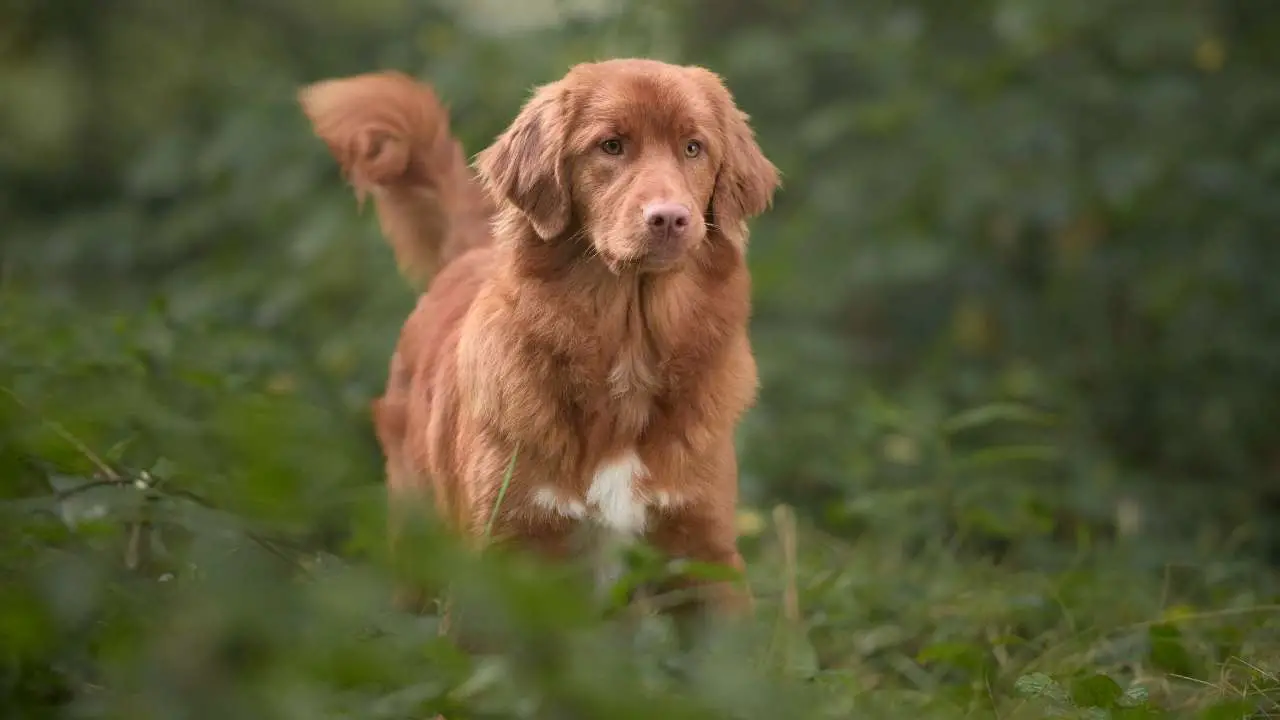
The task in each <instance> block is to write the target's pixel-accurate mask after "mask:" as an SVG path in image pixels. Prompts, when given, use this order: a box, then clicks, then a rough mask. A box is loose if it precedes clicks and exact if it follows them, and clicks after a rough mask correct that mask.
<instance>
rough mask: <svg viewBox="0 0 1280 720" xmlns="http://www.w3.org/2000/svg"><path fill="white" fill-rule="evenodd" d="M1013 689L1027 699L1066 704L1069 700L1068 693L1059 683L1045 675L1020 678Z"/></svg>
mask: <svg viewBox="0 0 1280 720" xmlns="http://www.w3.org/2000/svg"><path fill="white" fill-rule="evenodd" d="M1013 689H1014V691H1015V692H1017V693H1018V694H1019V695H1021V696H1023V697H1026V698H1036V699H1042V700H1050V701H1053V702H1055V703H1066V702H1067V701H1068V700H1069V696H1068V694H1067V691H1066V690H1065V689H1063V687H1062V686H1061V685H1059V684H1058V681H1056V680H1054V679H1053V678H1051V677H1049V676H1048V675H1045V674H1044V673H1031V674H1030V675H1023V676H1022V677H1020V678H1018V679H1017V681H1016V682H1014V684H1013Z"/></svg>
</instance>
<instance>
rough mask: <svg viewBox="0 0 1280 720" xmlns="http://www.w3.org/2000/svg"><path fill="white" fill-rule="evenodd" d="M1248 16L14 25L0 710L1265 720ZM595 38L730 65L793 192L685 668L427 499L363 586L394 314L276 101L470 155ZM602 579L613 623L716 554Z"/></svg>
mask: <svg viewBox="0 0 1280 720" xmlns="http://www.w3.org/2000/svg"><path fill="white" fill-rule="evenodd" d="M1278 23H1280V6H1274V7H1273V6H1272V5H1271V4H1267V3H1260V2H1249V1H1248V0H1205V1H1203V2H1197V3H1181V4H1179V3H1173V4H1170V3H1167V2H1162V3H1152V2H1147V3H1143V2H1126V1H1124V0H1097V1H1095V2H1088V3H1063V2H1054V1H1052V0H974V1H973V2H964V3H956V2H944V1H943V0H910V1H907V2H903V1H901V0H895V1H892V2H891V1H890V0H860V2H857V3H852V2H837V1H836V0H803V1H800V2H781V1H773V0H700V2H696V3H694V2H686V1H685V0H663V1H662V2H659V3H631V2H603V1H596V0H563V1H560V0H558V1H556V2H552V1H550V0H547V1H545V2H543V1H539V2H527V3H509V4H508V3H500V2H497V0H486V1H485V2H479V1H477V2H472V3H445V2H405V1H404V0H378V1H377V2H367V1H365V2H355V1H354V0H322V1H320V2H305V3H304V2H301V1H300V0H272V1H271V2H264V3H259V4H251V3H238V2H232V3H215V2H211V1H207V0H199V1H196V0H193V1H192V2H188V3H184V4H181V5H178V4H174V5H163V4H156V3H148V2H142V1H141V0H117V2H112V3H96V4H94V3H90V4H84V3H81V4H75V7H72V5H71V4H66V3H53V2H44V3H41V2H34V1H26V2H18V3H10V4H9V7H6V8H5V9H4V10H3V11H0V95H3V97H5V99H6V100H5V102H3V103H0V186H2V187H3V190H4V192H2V193H0V228H2V230H0V232H3V235H2V236H0V238H2V241H3V242H2V244H0V473H2V475H0V477H3V480H2V481H0V693H3V695H4V698H5V700H4V701H3V702H0V717H14V718H24V719H25V718H45V717H48V718H54V717H78V718H111V717H121V718H126V717H127V718H166V719H169V718H193V719H194V718H205V717H208V718H211V719H212V718H219V719H221V718H226V717H244V718H257V717H262V718H293V717H298V718H302V717H305V718H308V719H309V720H310V719H313V718H348V717H350V718H355V717H359V718H408V717H430V716H431V714H432V713H435V712H444V713H445V715H446V716H447V717H449V718H468V717H470V718H514V717H556V718H566V717H573V718H596V717H605V718H612V717H618V718H628V717H635V718H642V717H643V718H649V717H671V718H703V717H736V718H737V717H740V718H754V717H761V718H765V717H768V718H777V717H797V718H848V717H868V718H886V719H890V720H891V719H893V718H904V717H929V718H933V717H938V718H962V717H963V718H986V717H999V718H1053V717H1063V718H1069V717H1079V718H1137V717H1177V718H1182V717H1187V718H1205V719H1212V720H1228V719H1231V720H1238V719H1242V718H1253V717H1267V716H1269V715H1268V714H1270V715H1274V714H1275V713H1276V712H1277V707H1278V706H1280V606H1278V605H1277V603H1280V600H1278V599H1277V583H1276V580H1277V577H1276V574H1275V572H1274V569H1273V568H1272V567H1271V566H1270V565H1268V564H1267V563H1266V562H1264V560H1265V558H1263V557H1261V556H1262V555H1264V554H1265V553H1266V552H1273V553H1274V552H1276V551H1277V548H1280V537H1273V536H1272V535H1271V533H1274V530H1273V529H1272V528H1274V526H1275V520H1274V508H1269V507H1268V503H1274V502H1275V500H1274V496H1275V492H1276V488H1277V487H1280V486H1277V479H1278V477H1280V476H1277V467H1280V464H1277V457H1280V456H1277V454H1276V448H1277V447H1280V437H1278V436H1277V434H1276V428H1278V427H1280V405H1277V404H1276V402H1275V401H1274V399H1275V398H1276V397H1280V374H1278V373H1277V371H1276V367H1277V366H1276V364H1275V362H1274V358H1275V357H1276V356H1277V355H1280V346H1277V345H1276V340H1275V337H1276V335H1275V333H1274V332H1273V331H1272V328H1274V327H1276V326H1277V321H1278V320H1280V285H1277V284H1276V283H1274V282H1273V281H1272V277H1271V275H1272V274H1273V272H1272V268H1274V267H1276V262H1277V261H1278V260H1280V254H1278V253H1280V245H1277V244H1276V243H1275V241H1274V239H1273V238H1272V235H1273V234H1274V233H1273V228H1274V227H1275V226H1276V223H1277V220H1280V214H1278V212H1280V211H1278V210H1277V205H1276V204H1275V203H1274V202H1273V201H1272V196H1273V195H1274V189H1275V187H1276V184H1277V182H1280V135H1278V134H1277V130H1276V128H1277V125H1276V123H1275V119H1276V117H1278V116H1280V90H1277V86H1276V84H1275V82H1274V78H1275V76H1276V71H1277V69H1278V68H1280V52H1277V48H1280V44H1277V42H1276V38H1277V31H1276V28H1277V27H1278V26H1280V25H1278ZM633 54H642V55H653V56H658V57H663V58H666V59H670V60H676V61H681V62H698V63H703V64H707V65H709V66H711V67H713V68H714V69H716V70H717V71H719V72H721V73H722V74H724V75H725V76H726V78H727V79H728V81H729V84H730V86H731V87H732V88H733V90H734V93H735V95H736V97H737V98H738V101H739V102H740V104H741V105H742V106H743V107H744V109H746V110H747V111H748V112H749V113H750V114H751V115H752V119H753V123H754V124H755V126H756V128H757V130H758V134H759V136H760V139H761V143H762V145H763V146H764V148H765V150H766V152H767V153H768V155H769V156H770V157H771V158H772V159H774V161H775V162H776V163H777V164H778V165H779V167H780V168H781V169H782V171H783V173H784V176H785V182H786V189H785V191H784V192H783V193H781V194H780V195H779V197H778V200H777V205H776V207H775V208H774V210H773V211H771V212H770V213H769V214H768V215H766V216H765V217H764V218H762V219H761V220H760V221H759V222H758V223H757V224H756V225H755V229H754V231H753V236H752V248H751V258H752V263H753V274H754V278H755V291H756V292H755V303H756V307H755V318H756V319H755V321H754V323H755V324H754V328H753V332H754V338H755V347H756V350H757V355H758V357H759V360H760V365H761V370H762V375H763V383H764V389H763V396H762V399H761V403H760V405H759V407H758V408H757V409H756V410H755V411H754V412H753V413H752V414H751V415H750V417H749V418H748V421H747V422H746V423H745V426H744V428H743V432H742V438H741V456H742V463H741V465H742V471H743V494H744V498H745V503H744V508H743V511H742V514H741V518H740V520H741V526H742V530H743V535H744V539H743V547H744V551H745V552H746V554H747V557H748V580H749V582H750V583H751V585H752V586H753V588H754V590H755V593H756V595H757V597H758V599H759V608H758V614H757V618H756V622H755V623H753V624H751V626H749V627H740V628H719V629H718V630H717V631H716V632H714V633H712V635H711V636H710V638H709V639H708V642H707V643H705V645H704V646H703V647H701V648H699V649H697V650H695V651H693V652H687V653H686V652H682V651H680V650H679V649H678V648H677V644H676V642H675V639H674V638H673V636H672V633H671V629H670V628H669V627H667V626H666V624H664V623H662V622H659V621H657V620H655V619H653V618H648V619H644V620H643V621H640V622H630V621H628V620H627V618H625V617H618V614H617V613H615V612H602V610H606V611H608V610H616V609H617V608H616V607H605V608H601V607H600V606H599V604H598V603H597V602H596V599H595V598H594V597H593V595H592V593H591V592H590V589H589V588H588V587H586V586H585V584H584V583H583V582H582V579H581V578H580V577H578V576H577V575H576V574H574V573H573V572H572V569H571V568H563V567H547V566H545V565H542V564H539V563H536V562H534V561H533V560H531V559H529V558H525V557H522V556H519V555H511V556H507V555H501V554H490V555H487V556H485V557H483V558H477V557H475V556H473V555H471V554H469V553H467V552H464V551H462V549H461V548H459V547H458V546H457V544H456V543H455V542H454V540H453V539H452V538H450V537H448V536H447V535H444V534H442V533H441V531H440V528H438V527H435V526H434V525H433V524H432V523H430V522H424V523H423V526H422V527H420V528H416V530H417V531H418V532H415V534H414V537H413V539H412V542H414V543H416V544H417V545H418V549H417V551H416V552H414V553H412V554H411V555H410V557H412V558H413V562H412V563H411V564H410V565H409V566H408V567H392V565H391V562H390V559H389V558H388V557H387V553H386V545H387V542H386V532H385V530H386V527H385V525H386V523H385V517H384V515H385V510H384V508H383V495H382V491H381V487H380V481H381V473H382V463H381V458H380V456H379V452H378V449H377V446H376V443H375V442H374V440H373V437H372V434H371V432H370V427H369V422H368V417H367V407H368V405H367V403H368V400H369V398H371V397H372V396H374V395H375V394H376V393H377V392H378V391H379V386H380V384H381V382H382V380H383V378H384V373H385V368H386V361H387V357H388V354H389V352H390V349H391V346H392V344H393V342H394V338H395V335H396V332H397V330H398V328H399V323H400V322H401V320H402V319H403V317H404V315H405V313H406V312H407V310H408V309H409V308H410V307H411V305H412V303H413V300H414V299H413V297H412V294H411V293H410V291H409V290H408V289H407V288H405V287H404V286H403V285H402V283H400V282H399V280H398V278H397V276H396V273H395V269H394V265H393V263H392V261H391V258H390V253H389V252H388V251H387V250H386V248H385V247H384V246H383V244H382V243H381V241H380V240H379V239H378V237H377V231H376V227H375V223H374V222H373V221H372V220H371V219H370V218H369V217H367V216H361V215H359V214H358V213H357V212H356V210H355V203H354V201H353V200H352V199H351V197H350V193H349V192H348V191H347V189H345V188H344V187H342V184H341V181H340V178H339V177H338V173H337V171H336V169H335V168H334V167H333V164H332V161H331V160H330V159H329V158H328V157H327V155H326V154H325V150H324V148H323V147H322V146H321V144H320V143H318V142H317V141H315V140H314V138H312V137H311V136H310V133H309V130H308V129H307V127H306V125H305V123H304V122H303V119H302V117H301V115H300V113H299V112H298V110H297V107H296V105H295V102H294V98H293V94H294V91H295V89H296V88H297V86H298V85H300V84H301V83H304V82H307V81H310V80H314V79H318V78H321V77H325V76H329V75H335V74H345V73H354V72H360V71H364V70H368V69H372V68H375V67H385V66H390V67H397V68H401V69H404V70H408V71H410V72H416V73H418V74H420V75H422V76H424V77H426V78H429V79H430V80H431V81H432V82H433V83H435V84H436V86H437V87H438V89H439V90H440V92H441V95H442V96H443V97H445V98H446V99H447V100H448V102H449V103H450V105H451V107H452V110H453V115H454V122H455V129H456V131H457V132H458V133H460V135H461V136H462V138H463V139H464V141H465V143H466V145H467V148H468V150H469V151H473V152H474V151H476V150H478V149H480V148H481V147H483V145H484V144H485V143H486V141H487V140H488V139H489V138H491V137H492V136H493V135H494V134H495V133H497V132H498V131H499V130H500V129H501V128H502V127H503V125H504V124H505V123H506V122H507V121H508V120H509V119H510V118H511V117H512V115H513V114H514V112H515V110H516V108H517V107H518V105H519V104H520V103H521V102H522V101H523V99H524V97H525V95H526V93H527V91H528V88H529V87H530V86H531V85H533V84H535V83H538V82H543V81H546V80H549V79H552V78H554V77H556V76H558V75H559V74H561V73H562V72H563V71H564V69H565V67H566V66H567V65H568V64H570V63H572V62H576V61H579V60H584V59H590V58H593V57H601V56H609V55H613V56H618V55H633ZM513 460H514V461H516V462H518V457H516V458H513ZM790 507H794V508H795V511H794V512H792V511H790V510H789V508H790ZM769 508H773V509H775V512H773V513H772V515H770V514H768V513H766V512H765V510H766V509H769ZM1269 513H1271V514H1269ZM627 560H628V563H629V564H628V568H629V571H628V572H627V573H625V574H624V575H623V577H622V578H621V579H620V580H619V582H618V584H617V586H616V587H615V588H614V592H613V593H612V594H611V595H610V597H607V598H605V600H606V602H612V603H614V604H615V605H616V601H617V600H618V599H619V598H621V597H624V596H625V595H626V593H627V591H628V590H630V589H631V588H633V587H635V586H636V585H639V584H641V583H643V582H644V581H646V580H650V579H654V578H656V577H661V576H663V575H665V574H667V573H670V572H673V571H676V570H680V571H691V572H695V573H697V574H701V575H706V576H708V577H727V575H725V570H724V569H723V568H714V567H700V566H699V567H693V566H675V567H673V564H672V563H670V562H668V561H667V560H666V559H664V558H659V557H656V556H654V555H652V554H649V553H647V552H645V551H644V550H643V549H637V550H636V551H634V552H633V553H632V554H631V555H630V556H629V557H628V558H627ZM398 572H408V573H410V574H411V575H412V576H413V577H414V578H415V579H418V580H421V581H423V582H424V583H427V584H432V585H436V586H442V585H449V586H451V587H453V589H454V590H455V592H456V593H457V596H458V597H459V598H460V600H459V605H460V606H461V607H462V608H464V609H465V612H464V613H463V615H462V617H463V620H462V622H463V623H465V626H466V627H467V628H468V631H469V633H470V632H474V633H475V634H476V636H477V639H478V640H480V641H481V642H480V645H481V646H483V647H484V648H485V652H479V651H476V650H474V649H473V650H472V651H464V650H462V649H460V648H458V647H456V646H455V644H454V643H452V642H450V641H448V640H446V639H444V638H441V637H440V636H439V634H438V627H437V625H436V622H435V618H434V617H430V616H428V617H423V618H414V617H407V616H405V615H402V614H398V613H396V612H393V611H392V610H391V608H390V606H389V598H390V596H391V577H392V576H393V575H394V574H395V573H398ZM660 601H661V598H658V599H655V602H660Z"/></svg>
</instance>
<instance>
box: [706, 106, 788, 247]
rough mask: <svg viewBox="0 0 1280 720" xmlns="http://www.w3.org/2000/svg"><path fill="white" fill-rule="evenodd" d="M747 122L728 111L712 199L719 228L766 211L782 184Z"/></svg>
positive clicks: (743, 116)
mask: <svg viewBox="0 0 1280 720" xmlns="http://www.w3.org/2000/svg"><path fill="white" fill-rule="evenodd" d="M747 120H748V118H747V114H746V113H744V112H742V111H741V110H739V109H737V108H736V107H732V108H730V110H729V113H728V118H727V119H726V124H727V125H728V127H726V128H725V148H724V157H723V159H722V160H721V162H720V173H719V175H718V176H717V179H716V189H715V193H714V194H713V195H712V197H711V207H712V210H713V211H714V212H715V214H716V216H717V222H719V223H721V224H722V225H723V224H725V223H738V222H742V221H744V220H747V219H750V218H753V217H755V216H756V215H759V214H760V213H762V212H764V211H765V210H767V209H768V208H769V205H770V204H772V203H773V193H774V192H775V191H776V190H777V189H778V187H779V186H780V185H781V179H780V178H779V176H778V169H777V168H776V167H774V166H773V163H771V162H769V159H768V158H766V157H765V156H764V153H763V152H762V151H761V150H760V145H759V144H757V143H756V138H755V133H753V132H752V131H751V126H750V125H749V124H748V122H747Z"/></svg>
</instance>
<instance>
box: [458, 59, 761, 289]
mask: <svg viewBox="0 0 1280 720" xmlns="http://www.w3.org/2000/svg"><path fill="white" fill-rule="evenodd" d="M477 164H478V169H479V172H480V175H481V177H482V178H483V180H484V181H485V183H486V184H487V186H488V188H489V190H490V192H491V193H492V195H493V197H494V198H496V199H498V200H499V201H505V202H507V203H510V205H511V206H513V207H514V208H516V209H517V210H518V211H519V212H520V213H521V214H522V215H523V216H524V217H525V218H526V219H527V220H528V222H529V223H530V224H531V225H532V227H533V229H534V231H535V232H536V233H537V235H538V236H540V237H541V238H543V239H544V240H547V241H561V242H569V241H576V240H577V238H579V237H580V238H582V239H584V240H585V241H587V242H589V243H591V246H592V248H591V249H592V250H593V251H594V252H595V253H596V254H598V255H599V256H600V258H601V259H602V260H603V261H604V262H605V264H606V265H608V267H609V268H610V269H612V270H614V271H615V272H616V271H618V270H620V269H621V268H623V267H627V266H635V267H639V268H640V269H643V270H653V271H658V270H664V269H668V268H671V267H674V266H676V265H678V264H679V262H680V260H681V259H682V258H684V257H686V256H687V254H688V253H689V252H690V250H692V249H693V248H695V247H697V246H698V245H700V244H701V243H703V242H704V241H705V240H706V238H707V235H708V232H721V234H722V235H724V236H726V237H729V238H732V239H734V240H735V241H738V242H741V238H743V237H745V235H744V233H743V232H742V223H743V221H745V220H746V219H748V218H750V217H753V216H755V215H758V214H760V213H761V212H763V211H764V210H765V209H766V208H767V207H768V205H769V203H770V202H771V200H772V198H773V193H774V191H775V190H776V189H777V187H778V171H777V169H776V168H774V166H773V164H772V163H770V162H769V161H768V160H767V159H766V158H765V156H764V154H763V153H762V152H761V151H760V147H759V146H758V145H757V144H756V141H755V137H754V135H753V133H752V131H751V127H750V126H749V125H748V124H747V116H746V114H744V113H743V112H742V111H740V110H739V109H738V108H737V106H736V105H735V104H734V102H733V98H732V96H731V95H730V94H729V91H728V90H727V89H726V88H725V86H724V83H723V82H721V80H720V78H719V77H717V76H716V75H715V74H714V73H712V72H710V71H708V70H706V69H703V68H699V67H681V66H676V65H669V64H667V63H662V62H658V61H655V60H609V61H605V62H599V63H588V64H583V65H578V66H575V67H574V68H573V69H571V70H570V71H569V73H568V74H567V75H566V76H565V77H564V78H563V79H561V80H559V81H557V82H554V83H551V84H549V85H545V86H543V87H541V88H539V89H538V90H537V92H535V93H534V96H533V97H532V98H531V99H530V100H529V102H528V103H527V104H526V105H525V106H524V108H523V109H522V110H521V112H520V114H519V116H518V117H517V118H516V119H515V122H513V123H512V124H511V126H510V127H509V128H508V129H507V130H506V131H505V132H504V133H503V134H502V135H500V136H499V137H498V139H497V140H496V141H495V142H494V143H493V145H491V146H490V147H489V148H488V149H486V150H484V151H483V152H481V153H480V155H479V157H478V162H477Z"/></svg>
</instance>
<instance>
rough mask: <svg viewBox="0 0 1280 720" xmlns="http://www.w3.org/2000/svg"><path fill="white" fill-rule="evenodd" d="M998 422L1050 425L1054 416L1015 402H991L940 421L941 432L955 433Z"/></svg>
mask: <svg viewBox="0 0 1280 720" xmlns="http://www.w3.org/2000/svg"><path fill="white" fill-rule="evenodd" d="M998 422H1013V423H1023V424H1027V425H1050V424H1052V423H1053V422H1054V417H1053V416H1052V415H1049V414H1048V413H1044V412H1041V411H1039V410H1035V409H1033V408H1029V407H1027V406H1025V405H1019V404H1017V403H992V404H990V405H982V406H980V407H976V408H972V409H969V410H964V411H962V412H959V413H956V414H955V415H952V416H951V417H950V418H947V419H946V420H944V421H943V422H942V432H943V433H944V434H946V435H955V434H958V433H962V432H964V431H966V430H972V429H974V428H979V427H982V426H984V425H992V424H994V423H998Z"/></svg>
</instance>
